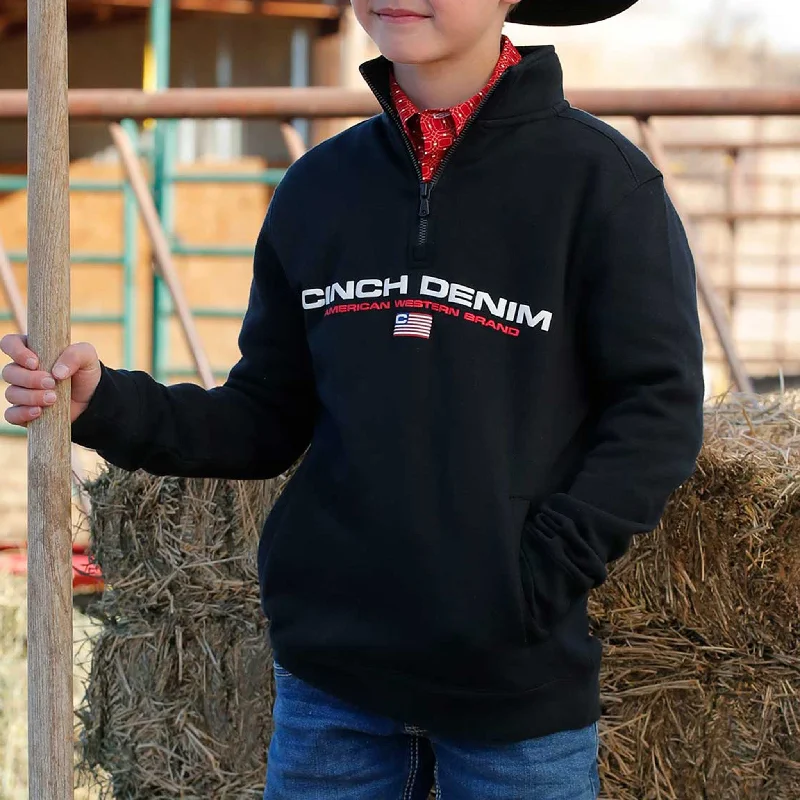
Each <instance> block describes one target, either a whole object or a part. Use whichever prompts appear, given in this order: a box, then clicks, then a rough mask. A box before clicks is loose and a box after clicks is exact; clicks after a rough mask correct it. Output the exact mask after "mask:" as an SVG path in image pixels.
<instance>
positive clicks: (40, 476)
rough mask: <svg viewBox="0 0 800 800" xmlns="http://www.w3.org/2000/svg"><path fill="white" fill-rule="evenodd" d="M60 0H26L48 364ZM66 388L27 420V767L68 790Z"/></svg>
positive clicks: (37, 292)
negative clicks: (35, 417) (41, 411)
mask: <svg viewBox="0 0 800 800" xmlns="http://www.w3.org/2000/svg"><path fill="white" fill-rule="evenodd" d="M69 312H70V294H69V121H68V117H67V8H66V0H28V321H29V330H28V342H29V345H30V347H31V349H32V350H33V351H34V352H35V353H37V354H38V356H39V359H40V362H41V365H42V367H43V368H44V369H47V370H50V369H52V367H53V364H54V363H55V361H56V359H57V358H58V356H59V355H60V354H61V352H62V351H63V350H64V348H65V347H66V346H67V345H68V344H69V336H70V313H69ZM69 390H70V386H69V382H68V381H67V382H64V383H61V384H59V386H58V388H57V390H56V391H57V394H58V401H57V403H56V404H55V405H54V406H52V407H51V408H48V409H45V411H44V413H43V414H42V416H41V417H40V418H39V419H38V420H35V421H34V422H32V423H31V424H30V425H29V427H28V774H29V793H30V794H29V796H30V797H31V798H32V800H68V799H71V798H72V797H73V791H72V787H73V711H72V530H71V528H72V519H71V496H70V472H71V470H70V420H69V407H70V391H69Z"/></svg>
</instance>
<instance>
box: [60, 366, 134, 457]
mask: <svg viewBox="0 0 800 800" xmlns="http://www.w3.org/2000/svg"><path fill="white" fill-rule="evenodd" d="M100 368H101V370H102V373H101V375H100V382H99V383H98V384H97V388H96V389H95V392H94V394H93V395H92V399H91V400H90V401H89V405H88V406H87V407H86V408H85V409H84V411H83V413H82V414H81V415H80V416H79V417H78V418H77V419H76V420H75V421H74V422H73V423H72V428H71V438H72V441H73V442H75V444H79V445H81V446H82V447H88V448H89V449H90V450H98V451H99V450H100V449H101V448H104V447H107V446H108V445H109V444H111V442H113V441H114V439H115V438H116V437H117V435H118V432H119V426H120V416H121V412H122V408H121V403H120V388H121V387H119V386H118V385H117V382H116V381H115V380H114V378H113V376H112V373H113V372H114V370H110V369H109V368H108V367H106V365H105V364H103V362H102V361H101V362H100Z"/></svg>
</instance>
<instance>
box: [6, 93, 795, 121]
mask: <svg viewBox="0 0 800 800" xmlns="http://www.w3.org/2000/svg"><path fill="white" fill-rule="evenodd" d="M569 99H570V102H571V103H572V104H573V105H575V106H577V107H580V108H583V109H585V110H586V111H588V112H590V113H592V114H595V115H597V116H600V117H620V116H622V117H636V118H638V119H647V118H649V117H652V116H660V117H675V116H690V117H696V116H704V117H709V116H794V115H800V89H694V90H692V89H682V90H673V89H647V90H640V89H615V90H575V91H572V92H570V93H569ZM378 110H379V106H378V103H377V101H376V100H375V98H374V97H373V96H372V94H370V93H369V92H368V91H366V90H353V89H343V88H339V87H327V86H315V87H310V88H290V87H266V88H234V89H167V90H165V91H163V92H158V93H155V94H150V93H145V92H142V91H139V90H137V89H74V90H72V91H71V92H70V96H69V111H70V116H71V117H72V118H73V119H82V120H96V121H116V120H120V119H126V118H129V119H158V118H161V119H164V118H178V117H183V118H194V119H202V118H220V117H234V118H254V117H260V118H266V117H276V118H281V119H287V118H295V117H304V118H318V119H319V118H323V119H326V118H327V119H334V118H347V117H366V116H371V115H373V114H375V113H377V111H378ZM26 114H27V93H26V92H25V91H24V90H19V89H13V90H6V91H0V119H25V117H26Z"/></svg>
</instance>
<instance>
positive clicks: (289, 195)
mask: <svg viewBox="0 0 800 800" xmlns="http://www.w3.org/2000/svg"><path fill="white" fill-rule="evenodd" d="M521 52H522V53H523V56H524V58H523V61H522V63H521V64H519V65H517V66H515V67H512V68H511V69H509V70H508V71H507V72H506V73H505V75H504V76H503V78H502V79H501V80H500V82H499V83H498V84H497V86H496V88H495V90H494V91H493V93H492V94H491V96H490V97H488V98H487V99H486V102H485V103H484V105H483V107H482V109H481V111H480V113H479V114H478V116H477V117H476V118H475V120H474V122H473V123H472V124H471V126H470V127H469V129H468V130H466V131H465V132H464V133H463V134H462V136H461V137H460V139H459V141H458V142H457V143H456V145H455V146H454V148H453V149H452V151H451V152H450V154H449V156H448V159H447V162H446V163H445V164H444V165H443V167H442V168H441V169H440V171H439V172H438V174H437V176H436V178H435V179H434V180H433V181H431V182H430V183H429V184H422V185H420V180H419V175H418V172H417V170H416V168H415V162H414V160H413V153H409V150H408V145H407V141H406V139H405V137H404V134H403V132H402V129H401V127H400V125H399V124H398V121H397V120H396V118H395V117H394V112H393V109H392V108H391V106H390V104H389V100H388V85H389V83H388V80H389V65H388V64H387V62H385V61H384V60H383V59H378V60H376V61H375V62H371V63H370V64H368V65H365V67H364V70H363V71H364V75H365V77H366V79H367V81H368V83H369V84H370V86H371V87H372V88H373V90H374V91H375V93H376V94H377V95H378V97H379V98H380V99H381V102H382V104H383V106H384V109H385V111H384V113H383V114H381V115H379V116H377V117H375V118H373V119H370V120H368V121H366V122H364V123H362V124H360V125H357V126H355V127H353V128H351V129H350V130H348V131H346V132H345V133H343V134H341V135H339V136H337V137H335V138H333V139H330V140H329V141H327V142H325V143H323V144H322V145H320V146H318V147H316V148H315V149H313V150H312V151H311V152H309V153H308V154H307V155H306V156H305V157H304V158H302V159H301V160H300V161H298V162H297V163H296V164H295V165H294V166H293V167H292V168H291V169H290V170H289V173H288V174H287V176H286V178H285V179H284V180H283V182H282V183H281V185H280V186H279V187H278V189H277V191H276V193H275V196H274V198H273V201H272V203H271V205H270V209H269V212H268V214H267V218H266V220H265V223H264V226H263V228H262V230H261V233H260V235H259V238H258V243H257V248H256V256H255V266H254V278H253V284H252V289H251V295H250V304H249V308H248V312H247V315H246V317H245V320H244V322H243V325H242V330H241V334H240V339H239V345H240V349H241V354H242V356H241V359H240V361H239V362H238V363H237V364H236V365H235V366H234V367H233V369H232V370H231V373H230V376H229V378H228V380H227V382H226V383H225V385H224V386H222V387H219V388H216V389H212V390H210V391H205V390H203V389H202V388H200V387H197V386H193V385H188V384H183V385H177V386H171V387H164V386H162V385H160V384H158V383H156V382H155V381H153V380H152V378H150V377H149V376H148V375H146V374H145V373H141V372H126V371H123V370H111V369H109V368H107V367H104V368H103V377H102V380H101V382H100V385H99V386H98V390H97V392H96V394H95V397H94V398H93V400H92V402H91V404H90V406H89V408H88V409H87V411H86V412H84V414H83V415H82V416H81V417H80V418H79V419H78V420H77V421H76V423H75V424H74V426H73V438H74V440H75V441H77V442H79V443H80V444H84V445H86V446H88V447H93V448H95V449H97V450H98V451H99V452H100V453H101V454H102V455H103V456H105V457H106V458H107V459H108V460H109V461H111V462H113V463H115V464H118V465H120V466H122V467H125V468H127V469H135V468H143V469H145V470H148V471H150V472H153V473H156V474H172V475H187V476H192V475H196V476H209V477H227V478H245V479H247V478H265V477H271V476H274V475H276V474H278V473H280V472H281V471H283V470H285V469H286V468H287V467H289V466H290V465H291V464H292V463H293V462H294V461H295V460H296V459H297V458H298V457H299V456H300V455H301V454H302V453H303V452H304V451H306V448H308V451H307V453H306V455H305V458H304V460H303V462H302V464H301V466H300V467H299V469H298V471H297V473H296V474H295V476H294V477H293V479H292V480H291V482H290V483H289V485H288V486H287V488H286V489H285V491H284V493H283V494H282V495H281V497H280V499H279V500H278V502H277V504H276V505H275V507H274V509H273V510H272V512H271V514H270V515H269V518H268V520H267V522H266V525H265V527H264V531H263V535H262V539H261V543H260V546H259V553H258V559H259V572H260V582H261V594H262V599H263V605H264V610H265V612H266V614H267V615H268V617H269V618H270V620H271V632H270V635H271V637H272V642H273V646H274V648H275V652H276V657H277V658H278V660H279V661H280V662H281V663H282V664H283V665H284V666H285V667H286V668H287V669H289V670H291V671H292V672H294V673H295V674H297V675H298V676H299V677H301V678H303V679H305V680H307V681H308V682H310V683H312V684H314V685H316V686H318V687H320V688H321V689H323V690H326V691H328V692H330V693H332V694H334V695H337V696H339V697H341V698H343V699H345V700H349V701H351V702H353V703H355V704H357V705H360V706H362V707H364V708H366V709H370V710H373V711H376V712H378V713H383V714H386V715H389V716H392V717H396V718H398V719H400V720H403V721H405V722H408V723H411V724H414V725H416V726H418V727H420V728H423V729H426V730H429V731H431V732H434V733H438V734H442V735H450V736H459V737H465V738H471V739H478V740H494V741H512V740H519V739H524V738H530V737H534V736H539V735H544V734H549V733H553V732H556V731H560V730H566V729H570V728H578V727H582V726H585V725H588V724H590V723H591V722H593V721H595V720H596V719H597V718H598V716H599V713H600V707H599V688H598V674H599V662H600V651H601V647H600V644H599V642H598V641H596V640H595V639H594V638H593V637H592V636H591V635H590V630H589V623H588V619H587V612H586V605H587V597H588V594H589V592H590V591H591V590H592V589H593V588H595V587H597V586H598V585H600V584H601V583H602V582H603V580H604V579H605V577H606V568H607V564H608V563H609V562H610V561H612V560H614V559H616V558H618V557H619V556H620V555H622V554H623V553H624V552H625V550H626V549H627V547H628V546H629V543H630V541H631V538H632V537H633V536H634V535H635V534H638V533H644V532H647V531H650V530H652V529H653V528H654V527H655V526H656V525H657V523H658V521H659V519H660V517H661V514H662V513H663V509H664V506H665V504H666V501H667V499H668V497H669V495H670V493H671V492H672V491H673V490H674V489H675V488H676V487H677V486H678V485H679V484H680V483H681V482H682V481H683V480H684V479H685V478H687V477H688V476H689V475H690V473H691V472H692V470H693V467H694V463H695V458H696V456H697V453H698V450H699V448H700V444H701V438H702V397H703V382H702V346H701V339H700V332H699V324H698V317H697V303H696V294H695V275H694V267H693V262H692V257H691V254H690V252H689V247H688V245H687V241H686V237H685V234H684V230H683V227H682V225H681V222H680V220H679V218H678V216H677V214H676V212H675V209H674V207H673V205H672V203H671V202H670V199H669V197H668V196H667V194H666V193H665V190H664V184H663V181H662V177H661V175H660V173H659V172H658V170H657V169H656V168H655V167H654V166H653V165H652V163H651V162H650V161H649V160H648V159H647V157H646V156H645V155H644V154H643V153H642V152H641V151H640V150H639V149H637V148H636V147H635V146H634V145H633V144H632V143H631V142H629V141H628V140H627V139H625V137H623V136H622V135H621V134H620V133H619V132H617V131H616V130H615V129H613V128H611V127H609V126H608V125H606V124H604V123H602V122H601V121H599V120H597V119H595V118H594V117H592V116H590V115H589V114H586V113H584V112H582V111H580V110H578V109H575V108H572V107H571V106H570V105H569V103H568V102H567V101H566V100H565V98H564V94H563V89H562V80H561V67H560V64H559V60H558V57H557V56H556V53H555V51H554V49H553V48H552V47H536V48H522V49H521Z"/></svg>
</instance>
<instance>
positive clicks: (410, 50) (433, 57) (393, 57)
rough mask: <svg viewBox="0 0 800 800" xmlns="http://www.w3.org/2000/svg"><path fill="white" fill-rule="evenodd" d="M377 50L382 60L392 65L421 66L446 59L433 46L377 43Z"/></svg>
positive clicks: (443, 53) (441, 52)
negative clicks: (386, 60)
mask: <svg viewBox="0 0 800 800" xmlns="http://www.w3.org/2000/svg"><path fill="white" fill-rule="evenodd" d="M378 49H379V50H380V51H381V54H382V55H383V57H384V58H386V59H388V60H389V61H391V62H392V63H394V64H409V65H413V66H422V65H423V64H431V63H433V62H435V61H441V60H442V59H443V58H446V57H447V54H446V52H443V49H442V48H439V47H435V46H433V45H431V46H421V45H420V44H419V43H415V44H413V45H412V44H411V43H405V44H403V43H395V42H391V43H389V42H380V43H378Z"/></svg>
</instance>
